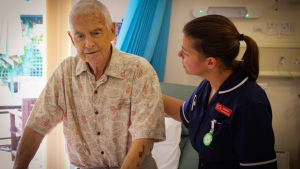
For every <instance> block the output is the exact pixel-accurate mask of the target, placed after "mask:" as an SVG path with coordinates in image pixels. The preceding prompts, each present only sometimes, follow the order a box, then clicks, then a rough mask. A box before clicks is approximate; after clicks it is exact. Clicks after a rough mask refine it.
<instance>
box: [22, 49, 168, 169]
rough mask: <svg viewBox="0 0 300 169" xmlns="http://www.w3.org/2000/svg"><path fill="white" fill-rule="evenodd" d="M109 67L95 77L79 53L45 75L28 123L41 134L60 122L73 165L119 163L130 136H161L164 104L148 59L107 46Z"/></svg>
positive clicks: (162, 137)
mask: <svg viewBox="0 0 300 169" xmlns="http://www.w3.org/2000/svg"><path fill="white" fill-rule="evenodd" d="M112 51H113V52H112V56H111V61H110V64H109V66H108V67H107V69H106V71H105V73H104V74H103V76H101V78H100V79H99V80H98V81H96V80H95V78H94V76H93V75H92V74H91V72H90V70H89V68H88V67H87V64H86V63H84V62H83V61H82V60H81V59H80V58H79V56H75V57H68V58H66V59H65V60H63V61H62V62H61V63H60V64H59V65H58V67H57V68H56V69H55V70H54V72H53V73H52V75H51V76H50V78H49V80H48V82H47V84H46V86H45V88H44V90H43V91H42V93H41V95H40V96H39V98H38V100H37V102H36V104H35V106H34V108H33V110H32V112H31V114H30V118H29V119H28V121H27V126H29V127H30V128H32V129H33V130H35V131H37V132H39V133H41V134H43V135H46V134H49V133H50V132H51V130H52V129H53V128H54V127H55V126H56V125H57V124H58V123H60V122H63V133H64V137H65V141H66V146H65V151H66V153H67V155H68V156H69V159H70V162H71V163H72V164H73V165H75V166H77V167H84V168H91V167H99V166H102V167H104V166H109V167H112V166H119V167H121V165H122V163H123V161H124V159H125V157H126V154H127V153H128V151H129V149H130V146H131V143H132V141H133V140H135V139H138V138H149V139H154V140H155V141H163V140H165V125H164V108H163V102H162V96H161V90H160V85H159V81H158V77H157V75H156V72H155V70H154V69H153V68H152V66H151V65H150V64H149V62H148V61H147V60H145V59H144V58H141V57H139V56H136V55H132V54H128V53H124V52H122V51H120V50H118V49H116V48H115V47H114V46H113V45H112Z"/></svg>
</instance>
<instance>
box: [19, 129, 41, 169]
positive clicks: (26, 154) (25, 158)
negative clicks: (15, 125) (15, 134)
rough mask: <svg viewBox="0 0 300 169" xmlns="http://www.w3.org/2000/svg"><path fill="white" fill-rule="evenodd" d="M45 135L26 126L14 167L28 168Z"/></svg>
mask: <svg viewBox="0 0 300 169" xmlns="http://www.w3.org/2000/svg"><path fill="white" fill-rule="evenodd" d="M43 138H44V136H43V135H41V134H40V133H38V132H36V131H34V130H33V129H31V128H30V127H25V129H24V132H23V135H22V138H21V141H20V145H19V147H18V150H17V155H16V159H15V163H14V169H23V168H24V169H27V168H28V165H29V163H30V161H31V160H32V158H33V157H34V155H35V153H36V151H37V150H38V148H39V146H40V144H41V142H42V140H43Z"/></svg>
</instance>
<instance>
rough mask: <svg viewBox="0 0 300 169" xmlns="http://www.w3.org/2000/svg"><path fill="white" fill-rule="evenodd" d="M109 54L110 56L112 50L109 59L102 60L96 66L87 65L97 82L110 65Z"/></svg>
mask: <svg viewBox="0 0 300 169" xmlns="http://www.w3.org/2000/svg"><path fill="white" fill-rule="evenodd" d="M111 54H112V49H111V51H110V53H109V57H106V59H105V60H103V61H102V62H100V63H96V64H89V63H87V65H88V67H89V69H90V71H91V73H92V74H93V75H94V76H95V79H96V81H97V80H99V79H100V78H101V76H102V75H103V74H104V73H105V70H106V68H107V67H108V65H109V63H110V59H111Z"/></svg>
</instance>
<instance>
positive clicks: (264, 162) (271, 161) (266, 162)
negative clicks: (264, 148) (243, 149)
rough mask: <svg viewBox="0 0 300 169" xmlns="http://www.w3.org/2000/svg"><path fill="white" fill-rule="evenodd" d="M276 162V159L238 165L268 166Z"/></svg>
mask: <svg viewBox="0 0 300 169" xmlns="http://www.w3.org/2000/svg"><path fill="white" fill-rule="evenodd" d="M275 161H277V158H275V159H273V160H269V161H263V162H258V163H240V165H241V166H255V165H263V164H269V163H273V162H275Z"/></svg>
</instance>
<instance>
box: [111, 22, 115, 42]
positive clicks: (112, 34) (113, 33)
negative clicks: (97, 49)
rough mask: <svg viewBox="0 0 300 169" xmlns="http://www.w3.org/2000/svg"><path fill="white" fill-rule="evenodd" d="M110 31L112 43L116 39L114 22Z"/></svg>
mask: <svg viewBox="0 0 300 169" xmlns="http://www.w3.org/2000/svg"><path fill="white" fill-rule="evenodd" d="M110 31H111V37H110V41H113V40H114V39H115V37H116V22H112V23H111V28H110Z"/></svg>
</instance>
